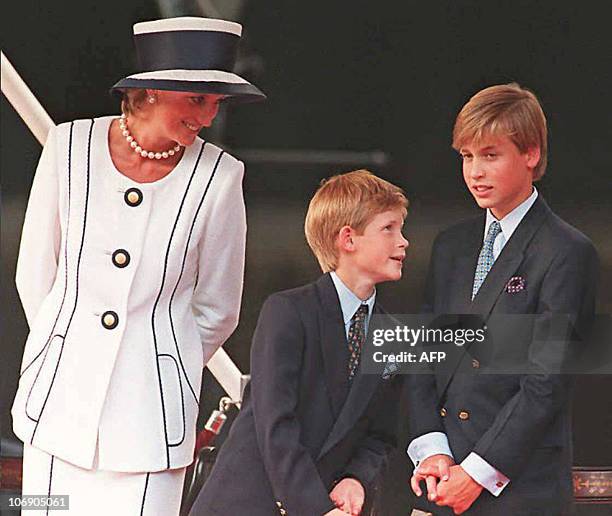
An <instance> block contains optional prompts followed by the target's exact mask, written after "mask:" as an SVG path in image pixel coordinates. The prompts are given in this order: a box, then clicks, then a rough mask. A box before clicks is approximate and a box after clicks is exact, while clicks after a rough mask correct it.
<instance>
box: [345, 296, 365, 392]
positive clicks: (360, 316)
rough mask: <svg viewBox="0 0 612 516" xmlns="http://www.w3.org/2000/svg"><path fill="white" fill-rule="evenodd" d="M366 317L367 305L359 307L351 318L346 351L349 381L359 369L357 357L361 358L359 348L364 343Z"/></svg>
mask: <svg viewBox="0 0 612 516" xmlns="http://www.w3.org/2000/svg"><path fill="white" fill-rule="evenodd" d="M367 316H368V305H365V304H363V305H361V306H360V307H359V308H358V309H357V311H356V312H355V314H354V315H353V317H352V318H351V326H350V327H349V332H348V349H349V353H350V356H349V365H348V377H349V381H351V380H352V379H353V376H355V373H356V372H357V367H359V357H360V356H361V346H363V343H364V342H365V338H366V333H365V322H366V317H367Z"/></svg>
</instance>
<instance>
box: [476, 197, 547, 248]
mask: <svg viewBox="0 0 612 516" xmlns="http://www.w3.org/2000/svg"><path fill="white" fill-rule="evenodd" d="M537 198H538V191H537V190H536V187H535V186H534V187H533V192H531V195H530V196H529V197H527V199H525V200H524V201H523V202H522V203H521V204H519V205H518V206H517V207H516V208H514V209H513V210H512V211H511V212H510V213H508V215H506V216H505V217H504V218H503V219H501V220H500V221H498V222H499V224H500V226H501V230H502V233H503V235H504V238H505V239H506V241H508V240H510V237H511V236H512V233H514V231H515V230H516V228H517V227H518V225H519V224H520V223H521V220H523V217H525V215H527V212H528V211H529V208H531V207H532V206H533V203H534V202H535V201H536V199H537ZM494 220H497V219H496V218H495V216H494V215H493V214H492V213H491V210H489V209H487V220H486V224H485V228H484V235H485V236H484V238H486V236H487V231H488V230H489V226H490V225H491V222H493V221H494Z"/></svg>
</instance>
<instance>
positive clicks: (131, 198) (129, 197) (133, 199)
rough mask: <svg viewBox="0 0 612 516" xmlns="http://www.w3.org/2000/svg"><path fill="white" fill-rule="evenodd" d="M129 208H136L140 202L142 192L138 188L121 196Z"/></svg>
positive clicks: (129, 190) (131, 189)
mask: <svg viewBox="0 0 612 516" xmlns="http://www.w3.org/2000/svg"><path fill="white" fill-rule="evenodd" d="M123 198H124V199H125V202H126V203H127V204H128V205H129V206H138V205H139V204H140V203H141V202H142V192H141V191H140V190H139V189H138V188H130V189H128V190H126V191H125V195H124V196H123Z"/></svg>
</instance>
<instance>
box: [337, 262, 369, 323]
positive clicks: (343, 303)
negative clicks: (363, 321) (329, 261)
mask: <svg viewBox="0 0 612 516" xmlns="http://www.w3.org/2000/svg"><path fill="white" fill-rule="evenodd" d="M329 275H330V276H331V279H332V281H333V282H334V286H335V287H336V292H338V298H339V299H340V308H341V309H342V319H343V320H344V324H347V323H348V322H349V321H350V320H351V319H352V318H353V315H355V312H356V311H357V309H358V308H359V307H360V306H361V305H362V304H364V303H365V304H366V305H368V315H372V309H373V308H374V302H375V301H376V289H374V292H373V293H372V295H371V296H370V297H369V298H368V299H366V300H365V301H362V300H361V299H359V298H358V297H357V296H356V295H355V294H354V293H353V291H352V290H351V289H350V288H348V287H347V286H346V285H345V284H344V283H343V282H342V280H341V279H340V278H339V276H338V275H337V274H336V273H335V271H331V272H330V273H329Z"/></svg>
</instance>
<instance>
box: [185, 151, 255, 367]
mask: <svg viewBox="0 0 612 516" xmlns="http://www.w3.org/2000/svg"><path fill="white" fill-rule="evenodd" d="M221 160H222V161H221V163H220V164H219V166H220V170H218V171H217V174H221V175H222V176H224V177H223V179H224V181H223V182H222V183H221V186H220V188H218V189H216V190H212V191H211V192H210V193H209V194H208V196H207V198H206V199H205V202H206V201H208V200H210V201H211V202H212V206H211V207H210V209H209V211H208V212H207V220H206V222H205V224H206V226H205V230H204V233H203V235H202V237H201V240H200V242H199V244H198V251H199V262H198V279H197V282H196V287H195V289H194V293H193V298H192V303H191V306H192V311H193V314H194V317H195V320H196V324H197V326H198V330H199V333H200V339H201V342H202V348H203V352H204V364H206V363H207V362H208V360H209V359H210V357H211V356H212V355H213V354H214V353H215V351H217V349H218V348H219V347H220V346H221V345H222V344H223V343H224V342H225V341H226V339H227V338H228V337H229V336H230V335H231V334H232V332H233V331H234V330H235V329H236V326H237V325H238V317H239V315H240V302H241V298H242V285H243V278H244V260H245V245H246V211H245V207H244V198H243V194H242V177H243V174H244V166H243V164H242V162H240V161H237V160H234V159H233V158H231V157H229V156H227V157H225V156H223V157H222V158H221ZM224 160H227V161H226V162H225V163H224ZM230 160H231V161H230ZM228 162H229V163H228ZM213 182H214V179H213Z"/></svg>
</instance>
